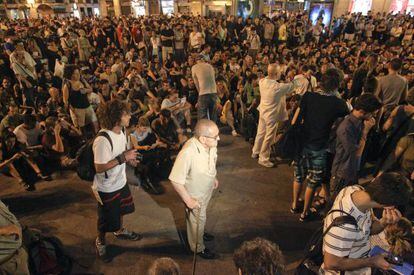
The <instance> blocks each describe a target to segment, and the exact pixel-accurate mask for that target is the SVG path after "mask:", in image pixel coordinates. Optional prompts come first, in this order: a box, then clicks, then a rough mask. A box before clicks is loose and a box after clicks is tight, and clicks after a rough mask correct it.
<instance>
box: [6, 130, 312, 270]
mask: <svg viewBox="0 0 414 275" xmlns="http://www.w3.org/2000/svg"><path fill="white" fill-rule="evenodd" d="M250 154H251V149H250V145H249V144H248V143H246V142H245V141H244V140H243V139H242V138H240V137H238V138H234V137H231V136H229V135H222V140H221V141H220V146H219V150H218V178H219V181H220V187H219V189H218V190H217V191H216V192H215V194H214V196H213V198H212V201H211V203H210V206H209V210H208V214H207V231H208V232H210V233H212V234H214V235H215V236H216V240H215V242H214V243H211V244H207V246H208V247H211V248H214V250H215V251H216V252H218V253H219V254H220V258H219V259H217V260H213V261H207V260H203V259H201V258H198V261H197V272H196V274H198V275H202V274H206V275H207V274H208V275H210V274H214V275H215V274H226V275H227V274H237V271H236V270H235V268H234V265H233V261H232V253H233V251H234V250H235V249H236V248H237V247H239V246H240V244H241V243H242V242H243V241H245V240H250V239H253V238H254V237H257V236H260V237H264V238H268V239H270V240H272V241H274V242H276V243H277V244H279V246H280V247H281V249H282V251H283V254H284V255H285V258H286V263H287V265H288V267H289V268H290V269H291V268H292V267H293V266H294V264H295V263H296V262H297V261H298V260H299V259H300V256H301V253H302V250H303V247H304V245H305V243H306V242H307V240H308V239H309V237H310V235H311V234H312V232H313V231H314V230H315V229H316V226H317V225H318V222H312V223H308V224H302V223H300V222H299V221H298V218H299V217H298V216H297V215H293V214H290V212H289V207H290V200H291V190H292V189H291V181H292V169H291V167H289V166H288V165H286V164H280V165H278V166H277V167H276V168H271V169H268V168H262V167H261V166H259V165H258V164H257V163H256V161H255V160H253V159H251V158H250ZM54 177H55V178H56V180H54V181H52V182H40V183H38V184H37V185H36V187H37V191H35V192H26V191H24V190H23V188H22V187H20V186H19V185H18V184H17V183H16V182H15V181H14V180H13V179H11V178H7V177H4V176H2V177H1V181H0V190H1V192H0V198H1V200H2V201H3V202H5V203H6V204H8V205H9V206H10V208H11V210H12V212H14V213H15V214H16V216H17V217H18V218H19V219H20V221H21V223H22V224H24V225H27V226H30V227H35V228H38V229H41V230H42V231H43V233H44V234H50V235H54V236H57V237H58V238H60V239H61V240H62V242H63V244H64V245H65V248H66V249H67V251H68V253H69V254H70V255H71V256H72V257H73V258H74V259H75V261H76V262H77V263H79V264H80V265H81V266H80V265H79V264H77V263H75V264H74V270H73V271H74V274H123V275H127V274H146V271H147V270H148V267H149V266H150V264H151V263H152V262H153V261H154V260H155V259H156V258H158V257H166V256H168V257H172V258H173V259H174V260H176V261H177V262H178V263H179V265H180V266H181V268H182V271H183V274H191V267H192V256H191V255H189V254H187V253H186V251H185V249H184V248H183V246H182V245H181V244H180V238H179V235H178V233H177V232H178V230H183V229H184V228H185V222H184V208H183V204H182V202H181V201H180V199H179V197H178V195H177V194H176V193H175V192H174V190H173V188H172V186H171V185H170V184H169V183H168V182H164V183H163V185H164V186H165V189H166V193H165V194H163V195H161V196H151V195H148V194H147V193H145V192H144V191H143V190H142V189H140V188H138V187H136V186H130V187H131V191H132V194H133V197H134V201H135V206H136V211H135V213H133V214H132V215H129V216H126V218H125V224H126V227H128V228H129V229H132V230H134V231H137V232H140V233H142V234H143V235H144V239H143V240H141V241H138V242H126V241H118V240H115V239H114V238H113V237H112V236H110V237H109V238H108V244H109V246H108V250H109V251H110V253H111V255H112V256H113V257H114V259H113V261H112V262H111V263H109V264H103V263H101V262H99V261H98V260H97V259H96V257H95V251H94V241H95V236H96V219H97V218H96V202H95V200H94V198H93V197H92V194H91V191H90V187H89V184H88V183H87V182H82V181H80V180H79V179H78V178H77V176H76V174H75V173H73V172H63V173H62V174H58V175H55V176H54Z"/></svg>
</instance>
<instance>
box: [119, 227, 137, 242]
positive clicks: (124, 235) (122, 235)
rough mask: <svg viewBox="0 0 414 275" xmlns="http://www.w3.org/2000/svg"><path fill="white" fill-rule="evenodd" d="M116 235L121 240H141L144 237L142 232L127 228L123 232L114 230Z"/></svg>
mask: <svg viewBox="0 0 414 275" xmlns="http://www.w3.org/2000/svg"><path fill="white" fill-rule="evenodd" d="M114 236H115V237H117V238H118V239H120V240H127V241H139V240H141V239H142V235H141V234H138V233H135V232H132V231H128V230H127V229H125V228H123V229H122V231H121V232H114Z"/></svg>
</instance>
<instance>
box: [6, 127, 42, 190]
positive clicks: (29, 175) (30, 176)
mask: <svg viewBox="0 0 414 275" xmlns="http://www.w3.org/2000/svg"><path fill="white" fill-rule="evenodd" d="M1 145H2V146H1V152H2V162H1V163H0V171H1V172H2V173H3V174H6V175H11V176H12V177H13V178H15V179H17V180H18V182H19V183H23V186H24V188H25V189H26V191H34V190H35V186H34V184H35V183H36V181H37V180H38V177H40V178H43V179H47V180H49V179H50V178H48V177H46V176H43V175H42V173H41V171H40V169H39V167H38V166H37V165H36V164H35V163H33V162H32V161H31V160H30V158H29V155H28V154H27V153H25V152H24V151H23V148H22V145H21V144H20V143H19V142H18V141H17V138H16V136H15V135H14V134H13V133H12V132H7V133H6V134H5V135H4V136H3V139H2V143H1Z"/></svg>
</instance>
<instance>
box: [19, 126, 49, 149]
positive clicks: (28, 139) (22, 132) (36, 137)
mask: <svg viewBox="0 0 414 275" xmlns="http://www.w3.org/2000/svg"><path fill="white" fill-rule="evenodd" d="M13 133H14V134H15V135H16V138H17V140H18V141H19V142H20V143H22V144H25V145H27V146H35V145H39V144H40V136H41V135H42V130H41V129H40V127H39V124H36V127H35V128H33V129H31V130H27V129H26V128H24V124H20V125H19V126H17V127H16V129H14V131H13Z"/></svg>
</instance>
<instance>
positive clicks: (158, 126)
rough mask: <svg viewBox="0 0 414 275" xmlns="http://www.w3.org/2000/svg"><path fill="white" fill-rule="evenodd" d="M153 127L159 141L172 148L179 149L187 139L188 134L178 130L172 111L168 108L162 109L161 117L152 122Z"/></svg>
mask: <svg viewBox="0 0 414 275" xmlns="http://www.w3.org/2000/svg"><path fill="white" fill-rule="evenodd" d="M151 128H152V129H153V130H154V133H155V134H156V135H157V138H158V139H159V141H160V142H162V143H164V144H166V145H167V148H168V149H170V150H178V149H179V148H180V147H181V146H182V145H183V144H184V142H185V141H186V140H187V137H186V136H184V135H183V134H181V133H179V132H178V129H177V126H176V125H175V123H174V121H173V120H172V118H171V112H170V111H169V110H167V109H164V110H161V112H160V116H159V118H157V119H155V120H154V121H153V122H152V124H151Z"/></svg>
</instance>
